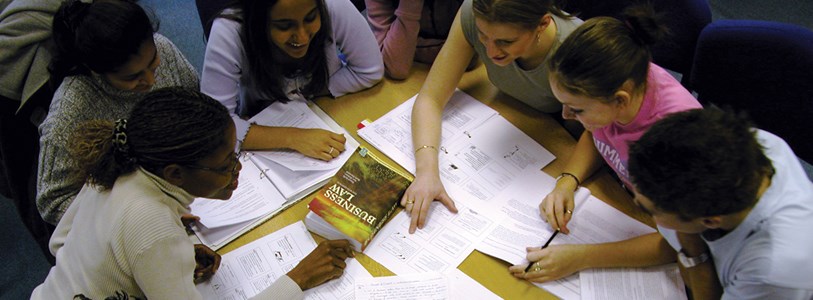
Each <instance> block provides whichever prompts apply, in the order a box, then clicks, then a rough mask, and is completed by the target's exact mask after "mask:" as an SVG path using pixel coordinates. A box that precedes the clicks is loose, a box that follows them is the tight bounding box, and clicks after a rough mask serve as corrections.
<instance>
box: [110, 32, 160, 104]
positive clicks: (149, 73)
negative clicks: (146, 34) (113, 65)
mask: <svg viewBox="0 0 813 300" xmlns="http://www.w3.org/2000/svg"><path fill="white" fill-rule="evenodd" d="M160 64H161V57H160V56H159V55H158V48H156V47H155V41H154V40H153V39H152V38H149V39H147V40H146V41H144V42H143V43H141V46H140V47H139V48H138V52H136V54H134V55H132V56H130V59H129V60H128V61H127V62H125V63H124V65H122V66H121V67H119V68H117V69H115V70H113V71H111V72H108V73H104V74H102V75H103V78H104V79H105V80H106V81H107V82H108V83H110V85H112V86H113V87H115V88H117V89H119V90H123V91H133V92H148V91H150V90H151V89H152V86H153V85H154V84H155V71H157V70H158V66H159V65H160Z"/></svg>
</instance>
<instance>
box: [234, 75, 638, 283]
mask: <svg viewBox="0 0 813 300" xmlns="http://www.w3.org/2000/svg"><path fill="white" fill-rule="evenodd" d="M427 72H428V67H427V66H426V65H423V64H415V65H414V66H413V71H412V74H410V76H409V78H408V79H407V80H404V81H393V80H389V79H384V80H383V81H382V82H381V83H379V84H378V85H376V86H374V87H372V88H370V89H368V90H364V91H361V92H358V93H355V94H351V95H346V96H343V97H340V98H337V99H329V98H321V99H317V100H316V103H317V104H318V105H319V107H321V108H322V109H323V110H324V111H325V112H326V113H328V114H329V115H330V116H331V117H332V118H333V119H334V120H336V122H337V123H339V125H341V126H342V127H344V128H345V129H346V130H347V131H348V132H350V133H351V134H352V135H353V137H354V138H355V139H356V140H358V141H359V142H360V143H361V144H362V146H365V147H367V148H370V149H372V151H374V152H375V154H378V155H379V157H382V158H384V159H387V160H388V158H386V156H384V155H381V152H379V151H378V150H377V149H375V148H373V147H372V146H370V144H368V143H367V142H365V141H364V140H363V139H361V138H360V137H359V136H358V134H356V125H357V124H358V123H359V122H360V121H361V120H363V119H369V120H376V119H377V118H379V117H380V116H382V115H384V114H385V113H387V112H389V111H390V110H392V109H393V108H395V107H396V106H398V105H399V104H401V103H403V102H404V101H405V100H407V99H409V98H410V97H412V96H414V95H415V94H416V93H418V91H419V90H420V88H421V85H422V84H423V82H424V80H425V79H426V74H427ZM458 87H459V88H460V89H461V90H463V91H465V92H466V93H468V94H469V95H471V96H473V97H474V98H476V99H479V100H480V101H482V102H483V103H485V104H487V105H488V106H490V107H491V108H493V109H495V110H497V111H498V112H499V113H500V114H501V115H502V116H503V117H505V118H506V119H507V120H508V121H510V122H511V123H512V124H514V126H517V127H518V128H519V129H521V130H522V131H523V132H525V133H526V134H528V135H529V136H530V137H531V138H533V139H534V140H536V141H537V142H539V143H540V144H541V145H542V146H544V147H545V148H547V149H548V150H549V151H550V152H552V153H553V154H554V155H556V160H554V161H553V162H552V163H550V164H549V165H548V166H546V167H545V168H544V169H543V171H545V172H546V173H548V174H549V175H551V176H557V175H558V174H559V173H560V172H561V170H562V168H563V167H564V164H565V161H567V159H568V157H569V156H570V153H571V151H572V150H573V148H574V147H575V145H576V141H575V140H574V139H573V138H572V137H571V136H570V135H569V134H568V133H567V131H565V129H564V128H563V127H562V126H561V125H559V123H558V122H556V120H554V119H553V118H551V117H550V116H549V115H547V114H545V113H541V112H538V111H536V110H534V109H533V108H531V107H529V106H527V105H525V104H524V103H521V102H519V101H517V100H515V99H513V98H511V97H510V96H508V95H505V94H502V93H500V92H499V91H498V90H497V88H496V87H494V86H493V85H492V84H491V82H490V81H489V80H488V77H487V75H486V71H485V68H484V67H482V66H480V67H479V68H477V69H475V70H473V71H470V72H468V73H466V74H465V75H464V76H463V79H462V80H461V82H460V85H459V86H458ZM389 162H391V163H392V161H391V160H389ZM392 165H396V164H394V163H392ZM584 186H586V187H587V188H589V189H590V191H591V192H592V194H593V195H595V196H596V197H598V198H599V199H601V200H604V201H605V202H607V203H608V204H610V205H612V206H613V207H615V208H617V209H619V210H620V211H622V212H624V213H626V214H627V215H630V216H632V217H633V218H635V219H637V220H639V221H641V222H644V223H645V224H648V225H650V226H654V223H653V222H652V221H651V218H649V216H647V215H646V214H644V213H643V212H642V211H641V210H640V209H638V208H637V207H636V206H635V205H634V204H633V203H632V201H631V198H630V196H629V194H627V192H626V191H625V190H624V189H623V188H622V187H621V186H620V185H619V184H618V182H617V181H616V180H615V179H614V178H612V176H610V175H609V173H608V171H607V170H606V169H602V170H600V171H599V172H597V173H596V174H594V175H593V176H592V177H590V178H588V179H587V180H585V182H584ZM308 199H310V197H305V199H303V200H302V201H301V202H299V203H297V204H295V205H293V206H292V207H290V208H288V209H287V210H286V211H285V212H283V213H281V214H280V215H278V216H276V217H274V218H273V219H271V220H269V221H267V222H265V223H263V224H262V225H260V226H259V227H257V228H255V229H254V230H252V231H250V232H248V233H246V234H245V235H243V236H242V237H240V238H238V239H237V240H235V241H234V242H232V243H230V244H229V245H227V246H225V247H223V248H222V249H221V250H220V251H218V253H220V254H221V255H222V254H225V253H227V252H229V251H231V250H233V249H235V248H237V247H240V246H242V245H245V244H247V243H250V242H252V241H254V240H256V239H258V238H261V237H263V236H265V235H267V234H270V233H272V232H274V231H276V230H278V229H281V228H283V227H285V226H287V225H289V224H292V223H294V222H296V221H299V220H302V219H304V217H305V215H306V214H307V213H308V207H307V205H308V202H309V201H308ZM539 200H540V201H541V200H542V199H539ZM314 238H315V239H316V240H317V242H318V241H320V240H322V238H321V237H319V236H316V235H314ZM356 257H357V258H358V260H359V261H360V262H361V264H362V265H363V266H364V267H365V268H366V269H367V270H368V271H369V272H370V273H371V274H372V275H373V276H387V275H394V274H393V273H392V272H390V271H389V270H387V269H386V268H384V267H383V266H382V265H380V264H379V263H377V262H376V261H374V260H372V259H370V258H369V257H367V256H366V255H364V254H358V255H356ZM508 266H509V264H508V263H506V262H503V261H500V260H497V259H495V258H493V257H490V256H487V255H484V254H482V253H480V252H478V251H474V252H473V253H472V254H470V255H469V256H468V257H467V258H466V260H464V261H463V263H462V264H461V265H460V266H459V269H460V270H461V271H463V272H464V273H466V274H468V275H469V276H471V277H472V278H474V279H475V280H477V281H478V282H480V284H482V285H483V286H485V287H486V288H488V289H489V290H491V291H492V292H494V293H496V294H497V295H498V296H500V297H503V298H506V299H555V297H554V296H552V295H551V294H550V293H548V292H546V291H545V290H543V289H540V288H537V287H536V286H534V285H532V284H530V283H529V282H527V281H525V280H519V279H516V278H514V277H513V276H511V274H510V273H509V272H508Z"/></svg>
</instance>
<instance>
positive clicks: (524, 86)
mask: <svg viewBox="0 0 813 300" xmlns="http://www.w3.org/2000/svg"><path fill="white" fill-rule="evenodd" d="M553 2H554V1H552V0H540V1H527V0H466V1H465V2H463V5H462V6H461V7H460V11H458V12H457V17H455V20H454V23H453V24H452V29H451V32H449V37H448V38H447V39H446V43H445V44H444V45H443V48H442V49H441V50H440V54H438V57H437V59H436V60H435V63H434V64H433V65H432V69H431V70H430V71H429V75H428V76H427V77H426V81H425V83H424V85H423V87H422V88H421V91H420V92H419V93H418V97H417V99H416V100H415V105H414V106H413V108H412V145H413V146H414V147H415V167H416V168H415V169H416V172H415V181H413V182H412V185H411V186H410V187H409V189H407V192H406V194H405V195H404V198H403V199H402V200H401V204H402V205H404V206H405V208H406V211H407V212H410V216H411V217H412V223H411V225H410V227H409V231H410V232H415V230H416V229H417V228H423V226H424V225H425V222H426V218H427V214H428V213H429V206H430V204H431V203H432V201H434V200H439V201H440V202H441V203H443V205H445V206H446V207H447V208H448V209H449V210H451V211H457V209H456V208H455V206H454V201H452V199H451V198H449V195H447V194H446V189H445V188H444V187H443V184H442V183H441V182H440V174H439V170H438V152H437V150H438V149H439V143H440V129H441V126H440V120H441V114H442V113H443V108H444V107H445V106H446V103H448V102H449V98H450V97H451V95H452V92H454V89H455V87H457V84H458V82H459V81H460V78H461V77H462V76H463V72H464V70H465V69H466V66H467V65H468V64H469V61H470V60H471V59H472V56H473V55H474V54H475V53H477V55H478V56H479V57H480V60H482V61H483V64H485V66H486V70H487V71H488V78H489V79H490V80H491V83H493V84H494V85H495V86H497V87H498V88H499V89H500V91H502V92H504V93H506V94H508V95H510V96H512V97H514V98H516V99H517V100H519V101H522V102H524V103H526V104H528V105H530V106H531V107H533V108H535V109H537V110H539V111H542V112H546V113H558V112H559V111H560V110H561V109H562V105H561V104H559V102H558V101H556V98H554V97H553V94H552V93H551V90H550V86H549V84H548V71H547V69H546V68H545V66H544V62H546V61H547V60H548V58H549V57H550V56H551V54H552V53H553V52H554V51H555V50H556V49H557V48H558V47H559V45H560V44H561V43H562V41H563V40H564V39H565V38H566V37H567V36H568V35H569V34H570V33H571V32H572V31H573V30H575V29H576V27H578V26H579V24H581V23H582V21H581V20H579V19H577V18H575V17H570V16H568V15H567V14H565V13H564V12H562V11H561V10H559V9H558V8H557V7H556V6H555V5H554V3H553Z"/></svg>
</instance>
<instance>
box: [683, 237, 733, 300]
mask: <svg viewBox="0 0 813 300" xmlns="http://www.w3.org/2000/svg"><path fill="white" fill-rule="evenodd" d="M677 236H678V240H680V245H681V247H682V250H681V251H683V253H684V254H685V255H686V256H688V257H698V256H700V255H701V254H703V253H709V249H708V246H707V245H706V242H705V241H703V240H702V239H701V238H700V236H699V235H696V234H694V235H692V234H685V233H680V232H678V233H677ZM708 255H709V256H711V254H708ZM680 272H681V274H683V278H684V280H685V281H686V285H687V286H688V287H689V289H690V290H691V293H692V298H693V299H697V300H701V299H720V297H721V296H722V295H723V287H722V286H721V285H720V280H719V279H718V278H717V270H716V269H715V268H714V261H713V259H712V258H711V257H709V259H708V260H707V261H705V262H703V263H701V264H699V265H696V266H694V267H691V268H684V267H682V266H681V268H680Z"/></svg>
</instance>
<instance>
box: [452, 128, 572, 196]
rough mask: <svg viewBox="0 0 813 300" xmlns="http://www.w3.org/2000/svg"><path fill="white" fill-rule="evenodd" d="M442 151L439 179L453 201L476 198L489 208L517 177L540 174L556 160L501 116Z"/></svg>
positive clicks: (462, 136) (468, 133)
mask: <svg viewBox="0 0 813 300" xmlns="http://www.w3.org/2000/svg"><path fill="white" fill-rule="evenodd" d="M443 151H444V152H443V153H441V154H440V155H439V156H438V158H439V162H438V165H439V168H440V177H441V181H442V182H443V185H444V187H446V191H447V192H448V193H449V195H450V196H451V197H452V199H457V198H462V197H467V196H474V198H473V199H476V200H479V201H481V202H482V203H481V204H484V205H489V206H493V205H494V203H492V202H494V201H500V200H498V199H495V196H496V195H498V194H500V193H502V192H503V191H504V190H506V189H507V188H508V187H509V186H510V185H511V184H512V183H513V182H514V181H516V179H517V178H519V177H525V176H527V174H528V173H539V172H540V171H539V170H540V169H542V167H544V166H545V165H547V164H548V163H550V162H551V161H553V160H554V159H555V158H556V157H555V156H553V154H552V153H550V151H548V150H547V149H545V148H544V147H542V146H541V145H539V143H537V142H536V141H534V140H533V139H531V137H529V136H528V135H526V134H525V133H523V132H522V131H521V130H519V128H517V127H515V126H514V125H512V124H511V123H509V122H508V120H506V119H505V118H503V117H501V116H495V117H493V118H490V119H488V120H487V121H486V122H485V123H483V124H481V125H480V126H478V127H477V128H475V129H472V130H470V131H467V132H466V133H465V134H463V135H460V136H459V137H458V138H457V139H455V140H452V141H449V143H448V144H447V145H446V146H445V147H444V149H443Z"/></svg>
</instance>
